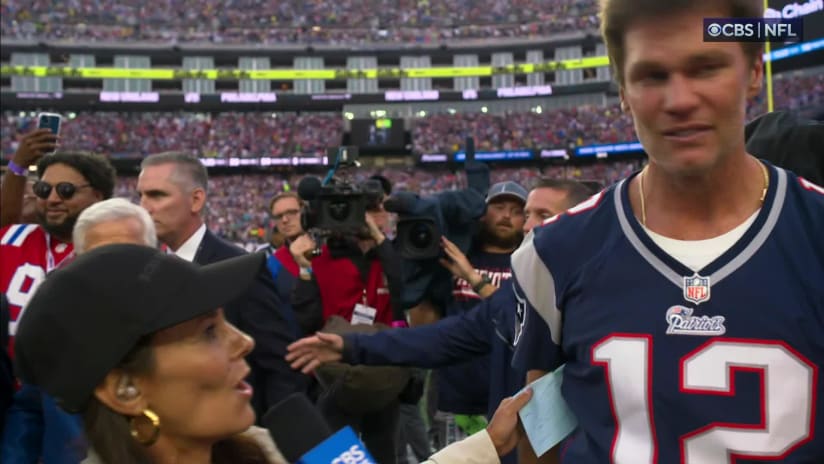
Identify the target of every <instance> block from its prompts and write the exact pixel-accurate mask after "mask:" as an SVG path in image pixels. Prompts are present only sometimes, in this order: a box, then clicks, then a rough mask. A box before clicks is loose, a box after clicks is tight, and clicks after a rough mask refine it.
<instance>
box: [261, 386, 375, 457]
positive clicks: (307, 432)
mask: <svg viewBox="0 0 824 464" xmlns="http://www.w3.org/2000/svg"><path fill="white" fill-rule="evenodd" d="M262 422H263V426H264V427H266V429H267V430H268V431H269V434H270V435H271V436H272V440H274V442H275V445H276V446H277V448H278V449H279V450H280V452H281V454H283V457H284V458H286V461H288V462H291V463H298V464H331V463H332V462H341V461H342V462H351V463H353V464H374V463H375V460H374V459H372V457H371V456H370V455H369V452H367V451H366V447H364V446H363V443H361V442H360V440H358V438H357V436H356V435H355V433H354V432H353V431H352V429H351V428H349V427H345V428H343V429H341V430H340V431H338V432H337V433H334V434H333V433H332V431H331V430H330V429H329V425H328V424H327V423H326V421H325V420H324V419H323V417H322V416H321V414H320V412H319V411H318V410H317V408H315V406H314V405H313V404H312V402H311V401H309V398H308V397H307V396H306V395H305V394H303V393H292V394H291V395H289V396H287V397H286V398H284V399H283V400H281V402H280V403H278V404H276V405H274V406H272V407H271V408H270V409H269V410H268V411H267V412H266V414H264V415H263V421H262Z"/></svg>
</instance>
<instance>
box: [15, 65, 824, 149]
mask: <svg viewBox="0 0 824 464" xmlns="http://www.w3.org/2000/svg"><path fill="white" fill-rule="evenodd" d="M774 100H775V107H776V108H777V109H786V110H794V111H795V110H799V109H804V108H821V107H823V106H824V74H821V73H808V74H801V75H791V76H785V77H782V76H780V75H779V76H778V77H776V79H775V82H774ZM764 112H766V101H765V98H764V94H763V93H762V95H761V96H759V97H758V98H756V99H755V100H754V101H753V102H752V104H751V105H750V106H749V108H748V111H747V115H748V119H753V118H755V117H756V116H758V115H759V114H762V113H764ZM35 115H36V114H30V115H22V117H21V115H20V114H18V113H11V112H5V113H3V116H2V120H1V121H0V138H1V139H2V148H1V149H2V154H3V156H4V157H6V158H8V157H9V156H11V155H12V154H13V153H14V151H15V150H16V148H17V141H18V140H19V138H20V136H21V134H23V133H25V132H27V131H28V129H29V125H30V124H31V121H32V120H33V116H35ZM343 130H344V129H343V119H342V118H341V117H340V115H338V114H329V113H307V114H294V113H239V112H227V113H218V114H212V115H208V114H198V113H111V112H97V113H77V114H76V115H75V117H73V118H69V119H67V120H65V121H64V124H63V126H62V128H61V134H62V137H61V139H62V142H61V143H62V147H63V148H64V149H73V150H86V151H93V152H96V153H102V154H106V155H108V156H110V157H114V158H121V157H145V156H146V155H148V154H151V153H158V152H162V151H169V150H176V151H185V152H189V153H192V154H195V155H197V156H199V157H201V158H228V157H240V158H256V157H260V156H271V157H280V156H317V155H322V154H324V153H325V152H326V148H327V147H329V146H335V145H337V144H339V143H340V141H341V140H342V137H343ZM467 136H472V137H474V138H475V140H476V144H477V145H476V149H477V150H508V149H523V148H527V149H541V148H568V147H570V146H580V145H590V144H594V143H620V142H627V141H633V140H635V136H634V133H633V126H632V120H631V118H630V117H629V116H628V115H627V114H626V113H623V112H622V111H621V110H620V108H619V107H618V105H610V106H606V107H598V106H580V107H577V108H569V109H557V110H545V111H542V112H541V113H534V112H527V113H461V114H454V115H453V114H448V113H444V114H430V115H427V116H426V117H423V118H417V119H415V122H414V126H413V133H412V141H413V151H414V152H415V153H453V152H455V151H457V150H458V149H460V147H461V146H462V144H463V142H464V140H465V138H466V137H467Z"/></svg>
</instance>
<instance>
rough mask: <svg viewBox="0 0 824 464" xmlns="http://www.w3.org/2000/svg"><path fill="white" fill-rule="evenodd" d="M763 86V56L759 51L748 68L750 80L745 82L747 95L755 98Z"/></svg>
mask: <svg viewBox="0 0 824 464" xmlns="http://www.w3.org/2000/svg"><path fill="white" fill-rule="evenodd" d="M763 86H764V57H763V56H762V55H761V54H760V53H759V54H758V56H756V57H755V59H754V60H753V64H752V68H751V69H750V81H749V83H748V84H747V97H748V98H755V97H757V96H758V95H759V94H760V93H761V88H762V87H763Z"/></svg>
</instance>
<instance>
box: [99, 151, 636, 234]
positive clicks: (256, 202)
mask: <svg viewBox="0 0 824 464" xmlns="http://www.w3.org/2000/svg"><path fill="white" fill-rule="evenodd" d="M639 166H640V162H639V161H637V160H632V161H620V160H619V161H611V162H602V163H595V164H591V165H586V166H549V167H545V168H544V169H540V168H537V167H521V168H496V169H494V170H493V171H492V182H501V181H504V180H514V181H516V182H519V183H520V184H522V185H523V186H525V187H527V188H529V187H531V186H532V185H533V184H534V182H535V181H536V180H537V179H538V178H539V177H542V176H545V177H551V178H559V179H560V178H571V179H580V180H597V181H599V182H601V183H602V184H603V185H609V184H611V183H613V182H615V181H617V180H619V179H622V178H624V177H626V176H627V175H629V174H630V173H632V171H633V170H635V169H638V168H639ZM373 174H381V175H384V176H386V177H387V178H388V179H389V180H390V181H392V183H393V186H394V189H395V191H400V190H406V191H413V192H417V193H419V194H421V195H431V194H434V193H437V192H440V191H443V190H452V189H458V188H462V187H464V186H465V185H466V184H465V182H466V181H465V178H464V175H463V173H461V172H457V173H455V172H451V171H445V170H423V169H408V170H403V169H386V170H381V171H371V170H360V171H358V172H357V173H355V175H354V179H352V180H353V181H355V182H360V181H363V180H365V179H366V178H367V177H369V176H371V175H373ZM301 177H302V175H291V176H285V175H279V174H246V175H233V176H212V177H211V178H210V179H209V201H208V215H207V226H208V227H209V230H212V231H213V232H215V233H218V234H220V235H221V236H223V237H226V238H227V239H229V240H232V241H233V242H237V243H240V244H243V245H244V246H246V245H248V246H249V247H253V246H254V245H255V244H259V243H264V242H265V240H266V230H267V228H268V227H269V214H268V207H269V200H270V199H271V198H272V197H273V196H274V195H275V194H277V193H279V192H281V191H283V190H284V189H285V188H289V187H287V186H291V188H296V186H297V185H298V182H299V181H300V179H301ZM136 184H137V179H136V178H134V177H121V178H119V179H118V184H117V190H116V192H115V195H116V196H121V197H126V198H129V199H131V200H132V201H135V202H137V194H136Z"/></svg>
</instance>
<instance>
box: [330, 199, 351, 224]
mask: <svg viewBox="0 0 824 464" xmlns="http://www.w3.org/2000/svg"><path fill="white" fill-rule="evenodd" d="M349 211H350V207H349V202H348V201H346V200H344V201H332V202H330V203H329V217H331V218H332V219H334V220H335V221H338V222H343V221H345V220H346V218H348V217H349Z"/></svg>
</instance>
